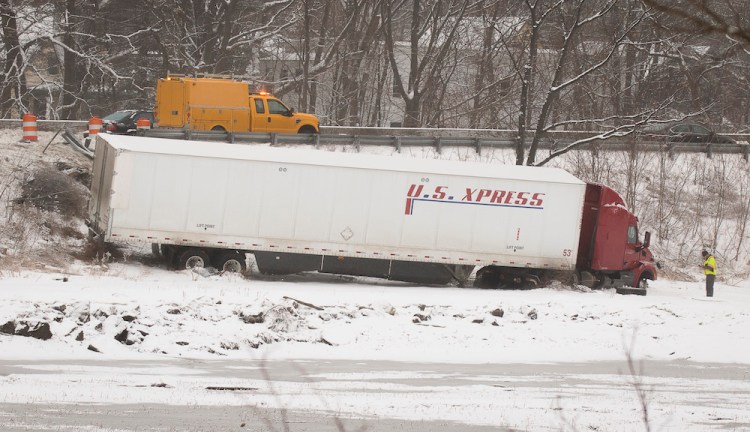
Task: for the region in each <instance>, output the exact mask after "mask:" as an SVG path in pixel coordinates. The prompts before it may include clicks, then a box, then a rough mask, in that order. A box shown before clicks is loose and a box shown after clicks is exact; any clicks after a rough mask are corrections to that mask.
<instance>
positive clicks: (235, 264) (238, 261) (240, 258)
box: [214, 251, 247, 273]
mask: <svg viewBox="0 0 750 432" xmlns="http://www.w3.org/2000/svg"><path fill="white" fill-rule="evenodd" d="M214 267H216V269H217V270H219V271H220V272H222V273H225V272H229V273H242V272H244V271H245V270H247V263H246V262H245V254H244V253H242V252H237V251H228V252H222V253H220V254H219V255H217V256H216V259H215V260H214Z"/></svg>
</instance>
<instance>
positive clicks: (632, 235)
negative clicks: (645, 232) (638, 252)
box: [628, 225, 638, 244]
mask: <svg viewBox="0 0 750 432" xmlns="http://www.w3.org/2000/svg"><path fill="white" fill-rule="evenodd" d="M637 241H638V230H637V229H636V228H635V226H634V225H630V226H629V227H628V243H630V244H635V243H636V242H637Z"/></svg>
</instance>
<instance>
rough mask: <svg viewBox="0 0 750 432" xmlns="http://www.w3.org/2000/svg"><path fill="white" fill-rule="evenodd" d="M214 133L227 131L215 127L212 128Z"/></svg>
mask: <svg viewBox="0 0 750 432" xmlns="http://www.w3.org/2000/svg"><path fill="white" fill-rule="evenodd" d="M211 131H212V132H226V131H227V130H226V129H224V126H214V127H212V128H211Z"/></svg>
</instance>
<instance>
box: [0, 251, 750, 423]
mask: <svg viewBox="0 0 750 432" xmlns="http://www.w3.org/2000/svg"><path fill="white" fill-rule="evenodd" d="M0 293H2V296H3V298H4V299H5V301H4V302H3V304H2V306H0V325H3V324H4V323H6V322H8V321H11V320H15V321H16V322H24V323H26V324H27V325H30V326H33V325H34V323H38V322H46V323H49V324H50V330H51V334H52V337H51V338H50V339H49V340H44V341H43V340H38V339H35V338H31V337H20V336H9V335H0V350H1V352H2V354H0V362H2V365H5V366H13V368H12V372H13V373H8V374H7V375H6V376H1V377H0V389H2V390H0V404H17V403H21V404H34V405H36V406H38V405H39V404H42V405H44V406H46V405H49V404H61V405H68V404H76V406H86V405H89V404H97V405H99V404H113V405H126V404H156V405H161V404H167V405H175V406H182V407H190V406H196V405H200V406H204V405H209V406H211V405H217V406H223V407H227V406H247V405H249V406H253V407H256V408H257V407H271V408H276V409H279V408H285V409H291V410H294V411H297V412H304V411H310V412H317V413H327V415H330V414H331V412H333V413H335V414H336V415H338V416H342V417H345V418H360V419H364V420H363V421H370V422H371V421H372V419H373V418H386V419H402V420H409V421H418V420H421V421H425V420H428V419H429V420H432V421H438V420H440V421H447V422H450V424H451V425H454V426H453V427H445V429H446V430H461V428H460V426H455V424H473V425H493V426H498V427H509V428H514V429H516V430H540V429H541V430H583V426H582V425H584V426H586V427H589V426H592V427H598V428H601V429H598V430H633V429H641V428H642V425H641V422H640V416H639V414H638V412H639V408H638V407H639V402H638V399H637V397H636V391H635V390H634V388H633V387H632V385H631V382H632V379H633V377H630V376H629V375H628V373H627V372H626V368H620V369H617V370H619V371H620V372H623V370H625V373H624V375H622V374H618V373H617V372H616V371H615V368H610V369H609V370H607V371H601V372H599V373H596V374H595V376H591V375H589V374H591V373H592V372H591V371H592V370H594V371H595V370H597V366H596V364H600V363H601V362H620V363H622V364H624V363H623V362H624V359H625V358H626V356H627V355H628V353H630V355H631V356H632V357H633V358H634V359H635V360H636V361H643V360H646V361H651V362H655V363H656V364H658V365H659V366H658V367H657V369H661V370H666V371H669V370H676V369H677V368H680V367H684V366H685V365H686V364H687V365H690V368H688V369H686V370H687V371H688V372H687V373H686V374H685V373H683V374H677V375H674V376H672V375H671V374H667V375H670V376H662V375H664V374H656V375H652V376H644V377H642V379H643V381H644V388H648V389H650V390H649V391H650V392H653V394H652V395H651V396H650V399H649V400H650V401H651V402H650V404H651V410H652V416H653V418H654V420H655V421H656V420H658V424H659V425H662V426H663V427H664V429H663V430H681V431H682V430H695V431H699V430H706V429H707V428H714V427H716V428H727V426H731V427H729V428H728V429H729V430H745V429H744V428H747V427H750V414H748V413H747V411H746V410H745V409H744V407H745V406H746V404H747V403H750V382H749V381H748V379H749V375H748V373H749V372H748V366H747V365H748V364H750V350H747V349H746V347H747V346H750V334H748V332H747V329H748V328H750V312H748V310H750V308H749V307H748V306H750V289H748V288H744V287H736V286H727V285H724V284H719V285H718V286H717V289H716V297H715V298H714V299H713V300H708V299H706V298H704V296H703V287H702V285H701V283H699V282H692V283H685V282H672V281H656V282H654V283H653V284H652V287H651V288H650V290H649V294H648V295H647V296H645V297H641V296H622V295H618V294H615V293H614V292H613V291H609V290H605V291H593V292H592V291H587V290H585V289H582V290H575V289H571V288H566V287H563V286H562V285H557V286H555V287H553V288H545V289H537V290H530V291H501V290H478V289H466V288H463V289H462V288H452V287H420V286H415V285H409V284H398V283H390V282H383V281H377V280H374V279H351V278H340V277H335V276H329V275H317V274H307V275H299V276H292V277H288V278H285V280H280V279H277V280H268V279H261V278H260V276H258V275H254V274H253V275H250V277H249V278H243V277H240V276H227V275H224V276H218V275H213V276H211V275H209V276H201V275H199V274H197V273H194V272H189V271H183V272H170V271H167V270H166V269H163V268H161V267H158V266H154V265H145V264H142V263H140V262H129V263H120V264H110V265H109V266H106V267H104V266H95V265H86V264H82V263H78V264H76V265H74V266H72V267H71V271H67V272H64V273H55V272H53V271H51V272H27V271H22V272H19V273H15V274H6V275H5V277H4V278H2V279H0ZM293 299H295V300H293ZM302 302H304V303H308V304H309V305H311V306H315V308H313V307H310V306H306V305H305V304H304V303H302ZM317 308H319V309H320V310H319V309H317ZM501 315H502V316H501ZM94 349H95V350H96V351H93V350H94ZM183 359H193V360H187V363H184V361H185V360H183ZM215 361H224V362H227V363H226V364H225V366H222V367H218V366H216V364H215V363H213V362H215ZM288 361H292V362H299V361H303V362H302V363H301V364H302V366H301V367H300V369H299V370H300V371H304V370H306V369H305V366H304V365H305V364H306V363H308V364H317V363H320V362H327V361H335V362H339V363H344V364H347V363H348V364H351V365H356V364H358V363H361V362H369V363H377V362H386V361H390V362H395V363H394V364H396V365H401V366H390V367H385V368H383V367H374V366H373V367H372V369H370V370H365V371H362V370H352V371H349V372H346V371H347V370H348V369H337V370H336V371H328V372H322V373H314V371H313V372H305V373H302V375H305V374H307V379H305V380H300V381H295V380H294V379H291V380H290V379H287V378H282V379H279V380H277V377H273V376H272V377H266V376H256V377H244V378H243V377H241V375H242V374H241V373H240V371H241V370H243V369H244V368H249V369H257V368H259V367H260V366H259V365H265V366H268V365H273V364H274V362H288ZM99 362H104V363H99ZM107 362H109V363H107ZM128 362H138V364H137V365H135V366H133V365H131V364H130V363H128ZM196 362H198V363H200V364H201V365H202V366H197V365H196V364H197V363H196ZM205 362H208V363H205ZM310 362H312V363H310ZM425 362H427V363H434V364H435V365H436V368H438V369H437V370H438V371H437V372H436V371H435V370H431V368H430V367H429V366H425V365H424V364H425ZM582 362H591V364H592V366H591V368H584V369H580V371H581V372H575V371H574V372H566V373H565V374H564V375H560V376H558V375H555V374H549V373H544V372H543V371H544V368H545V367H551V366H550V365H553V364H555V363H563V365H564V364H574V363H576V364H580V363H582ZM446 364H454V365H455V369H454V371H453V372H446V371H445V368H449V369H450V366H446ZM472 364H474V365H476V366H475V367H478V368H479V369H478V370H477V371H476V372H474V373H471V372H464V373H459V372H456V371H460V370H463V369H466V368H471V367H472V366H471V365H472ZM518 364H526V365H529V364H532V365H533V364H537V365H538V371H536V372H534V369H533V368H532V369H528V370H527V373H526V374H525V375H524V374H521V375H520V376H516V377H513V378H508V377H506V376H504V375H503V373H507V372H502V371H506V370H515V369H514V368H516V367H517V366H513V365H518ZM722 364H724V365H726V366H722ZM410 365H411V366H410ZM415 365H417V366H415ZM504 365H505V366H504ZM487 366H491V368H492V369H490V370H496V371H497V372H496V373H490V372H489V371H487V370H484V371H483V372H482V370H483V369H482V368H486V367H487ZM561 367H562V368H563V369H564V368H565V367H564V366H561ZM213 368H218V369H221V371H222V372H221V373H220V374H219V375H221V376H220V377H216V376H214V375H213V374H212V373H211V372H209V370H210V369H213ZM196 369H197V370H196ZM309 369H312V368H309ZM355 369H356V368H355ZM599 369H601V367H599ZM709 369H710V370H713V371H714V372H713V373H714V374H716V373H718V375H716V376H708V375H710V374H708V372H702V371H708V370H709ZM722 369H726V373H725V374H722V373H721V370H722ZM0 370H1V369H0ZM233 370H234V371H235V372H233ZM271 370H272V371H275V370H274V369H273V368H271ZM469 370H471V369H469ZM583 371H587V372H583ZM716 371H719V372H716ZM737 371H739V372H737ZM275 372H278V371H275ZM558 372H559V371H558ZM0 374H2V372H0ZM298 374H299V372H298ZM704 375H705V376H704ZM725 375H728V376H725ZM738 375H739V378H737V376H738ZM457 376H461V377H462V378H461V379H462V380H463V382H454V383H453V384H451V383H452V382H453V381H451V380H452V379H456V377H457ZM493 377H494V378H493ZM321 379H322V380H323V382H319V381H320V380H321ZM383 380H385V382H383ZM424 380H430V381H431V384H430V385H425V384H424V382H422V383H418V382H420V381H424ZM161 384H164V385H168V387H169V388H168V389H167V390H165V389H164V388H161V387H158V386H159V385H161ZM155 385H156V386H157V387H154V386H155ZM209 385H214V386H217V385H218V386H230V387H231V386H240V387H247V388H253V389H259V390H258V391H257V393H256V394H254V395H253V396H252V397H250V396H248V395H247V394H237V393H231V394H227V393H226V392H207V391H206V390H205V389H206V386H209ZM509 387H510V388H511V389H512V391H513V397H512V398H511V399H508V396H507V395H506V396H504V395H503V394H504V393H503V392H506V391H508V388H509ZM240 393H241V392H240ZM709 394H710V395H713V396H706V395H709ZM384 395H387V397H384ZM698 395H703V396H704V398H703V399H701V397H698ZM416 401H421V402H420V403H417V402H416ZM623 401H624V402H623ZM415 404H417V405H419V408H418V409H417V410H416V411H415V409H414V405H415ZM675 407H677V408H675ZM561 410H562V411H563V413H561V412H560V411H561ZM498 412H502V413H503V414H502V415H498ZM561 414H563V416H562V417H561ZM565 415H568V416H570V417H571V418H575V419H577V420H576V425H578V426H577V427H571V426H570V425H568V426H565V425H564V424H561V418H564V417H565ZM9 417H10V419H11V420H13V419H14V417H13V416H12V415H10V416H9ZM717 418H718V419H720V420H721V419H724V421H715V419H717ZM3 419H5V421H6V423H3V421H4V420H3ZM712 419H713V420H714V421H709V420H712ZM13 421H18V419H17V418H15V420H13ZM3 424H5V425H6V427H8V426H9V425H11V424H14V423H12V422H11V421H8V414H6V415H5V416H0V426H2V425H3ZM370 424H371V426H372V423H370ZM579 427H581V429H579ZM177 429H178V430H179V428H177ZM19 430H22V429H19ZM29 430H36V429H29ZM95 430H115V429H108V428H100V429H95ZM118 430H122V429H118ZM124 430H129V429H124ZM134 430H137V429H134ZM159 430H161V429H159ZM197 430H206V429H197ZM214 430H220V428H219V429H214ZM260 430H263V429H262V428H261V429H260ZM291 430H306V429H294V428H292V429H291ZM319 430H333V427H332V426H331V429H326V428H323V429H319ZM370 430H378V429H377V427H376V428H374V429H370ZM414 430H418V429H414ZM595 430H596V429H595Z"/></svg>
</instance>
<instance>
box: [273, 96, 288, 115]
mask: <svg viewBox="0 0 750 432" xmlns="http://www.w3.org/2000/svg"><path fill="white" fill-rule="evenodd" d="M287 112H289V108H287V107H286V106H285V105H284V104H283V103H281V102H279V101H277V100H276V99H268V113H269V114H286V113H287Z"/></svg>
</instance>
